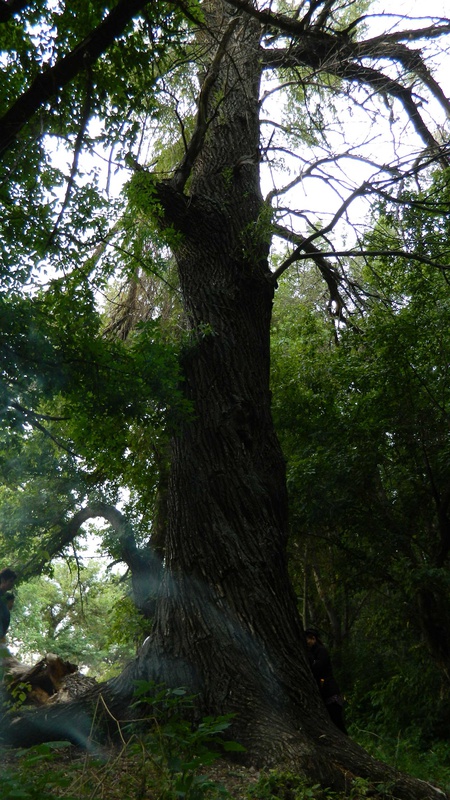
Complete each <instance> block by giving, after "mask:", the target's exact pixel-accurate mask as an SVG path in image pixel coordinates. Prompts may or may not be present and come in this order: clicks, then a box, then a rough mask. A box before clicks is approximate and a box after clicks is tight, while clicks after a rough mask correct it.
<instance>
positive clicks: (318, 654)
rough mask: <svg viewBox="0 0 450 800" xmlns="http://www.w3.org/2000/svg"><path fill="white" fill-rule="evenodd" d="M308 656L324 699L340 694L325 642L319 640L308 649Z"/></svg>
mask: <svg viewBox="0 0 450 800" xmlns="http://www.w3.org/2000/svg"><path fill="white" fill-rule="evenodd" d="M308 657H309V663H310V665H311V669H312V673H313V675H314V677H315V679H316V681H317V685H318V687H319V689H320V694H321V695H322V697H323V699H324V700H325V701H326V700H328V699H329V698H330V697H335V696H336V695H339V694H340V692H339V686H338V685H337V681H336V680H335V678H334V676H333V670H332V668H331V660H330V656H329V655H328V650H327V648H326V647H324V645H323V644H320V643H319V642H317V643H316V644H314V645H313V646H312V647H310V648H309V649H308Z"/></svg>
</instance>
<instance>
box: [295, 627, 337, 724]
mask: <svg viewBox="0 0 450 800" xmlns="http://www.w3.org/2000/svg"><path fill="white" fill-rule="evenodd" d="M305 636H306V644H307V646H308V658H309V663H310V666H311V670H312V673H313V675H314V677H315V679H316V681H317V685H318V687H319V691H320V694H321V697H322V699H323V702H324V703H325V706H326V708H327V711H328V713H329V715H330V717H331V719H332V721H333V722H334V724H335V725H336V726H337V727H338V728H339V729H340V730H341V731H342V732H343V733H345V734H346V735H348V734H347V729H346V727H345V722H344V701H343V698H342V695H341V693H340V690H339V686H338V684H337V681H336V679H335V677H334V675H333V669H332V666H331V659H330V656H329V653H328V650H327V648H326V647H325V645H324V644H323V642H321V640H320V639H319V634H318V631H317V630H316V629H315V628H307V629H306V631H305Z"/></svg>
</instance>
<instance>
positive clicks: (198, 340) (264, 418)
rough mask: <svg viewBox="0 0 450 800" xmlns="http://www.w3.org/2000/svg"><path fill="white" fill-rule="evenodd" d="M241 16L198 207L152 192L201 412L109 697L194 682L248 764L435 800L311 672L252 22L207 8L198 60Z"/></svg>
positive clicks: (216, 107)
mask: <svg viewBox="0 0 450 800" xmlns="http://www.w3.org/2000/svg"><path fill="white" fill-rule="evenodd" d="M203 7H204V8H205V6H203ZM232 16H233V18H234V20H235V22H234V23H233V24H234V27H233V29H232V34H231V37H230V40H229V42H228V47H227V51H226V53H225V54H224V55H223V56H222V59H221V63H220V67H219V69H218V74H217V76H216V78H215V83H214V89H213V91H211V92H210V93H209V95H208V107H207V110H206V115H207V117H208V119H209V120H210V121H209V126H208V128H207V133H206V137H205V139H204V141H203V143H202V147H201V150H200V152H199V154H198V155H197V157H196V160H195V163H194V168H193V174H192V180H191V184H190V187H189V196H187V195H185V194H182V193H181V192H180V191H179V190H178V188H177V185H176V183H175V182H172V184H170V183H166V184H163V185H160V186H159V201H160V203H161V205H162V207H163V210H164V224H165V225H167V226H171V227H174V228H175V229H176V231H177V232H178V233H179V234H180V235H181V236H180V241H179V244H178V245H177V247H176V248H175V254H176V258H177V263H178V269H179V275H180V285H181V289H182V293H183V298H184V303H185V308H186V312H187V316H188V319H189V321H190V325H191V330H192V340H191V345H190V346H189V347H187V348H186V351H185V354H184V360H183V367H184V377H185V390H186V395H187V397H188V398H189V399H190V400H191V401H192V405H193V409H194V413H193V418H192V419H191V420H190V421H189V422H188V423H186V424H185V425H184V426H183V428H182V430H180V432H179V435H178V436H176V438H175V439H174V441H173V448H172V467H171V475H170V481H169V488H168V492H169V495H168V529H167V545H166V574H165V579H164V581H163V584H162V588H161V595H160V598H159V603H158V607H157V613H156V620H155V626H154V630H153V633H152V636H151V637H150V638H149V639H148V641H147V642H146V643H145V645H144V647H143V648H142V651H141V653H140V655H139V657H138V659H137V661H136V662H135V663H134V664H133V665H132V666H131V667H130V668H129V670H128V671H127V672H125V673H124V674H123V675H122V677H121V678H120V679H119V680H118V681H117V682H116V684H115V688H116V689H117V690H122V691H123V690H125V691H126V689H127V687H130V686H131V685H132V684H131V681H132V680H133V679H136V678H147V679H152V680H156V681H164V682H165V683H167V684H168V685H169V686H180V685H182V686H187V687H188V688H189V690H192V691H194V692H196V693H198V696H199V705H200V708H199V712H202V711H203V712H206V713H213V714H223V713H230V712H231V713H235V714H236V715H237V716H236V721H235V724H234V729H233V736H234V737H235V738H236V739H238V740H239V741H240V742H241V743H243V744H244V745H245V747H246V748H247V759H248V760H249V761H252V762H254V763H259V764H266V765H269V764H278V765H280V764H289V766H290V767H292V766H294V767H296V768H298V769H300V770H302V771H303V772H305V773H307V774H308V775H309V776H310V777H311V778H312V779H313V780H319V781H320V782H322V783H325V784H328V785H334V786H340V787H341V788H342V786H344V785H345V784H347V783H348V781H349V780H351V777H352V776H354V775H363V776H366V777H369V778H372V779H373V780H374V781H375V782H378V781H389V780H391V781H392V785H393V786H394V785H395V786H396V787H397V788H396V791H397V793H395V791H394V794H393V796H396V797H397V796H398V797H404V798H409V797H411V798H412V797H424V798H425V797H426V798H427V799H428V800H429V799H430V798H431V797H433V796H436V797H437V796H438V793H437V792H434V790H433V789H432V788H431V787H429V786H425V784H423V785H422V784H418V783H417V782H410V781H408V780H407V779H403V778H399V777H398V775H396V774H395V773H394V772H393V771H392V772H391V771H389V770H388V768H387V767H385V766H384V765H380V764H375V763H374V762H373V761H372V760H371V759H370V758H369V757H368V756H367V754H365V753H364V752H363V751H362V750H361V749H360V748H358V747H357V746H356V745H355V744H354V743H352V742H351V741H350V740H349V739H348V738H346V737H345V736H343V735H342V734H341V733H340V732H339V731H338V730H337V729H336V728H334V726H333V725H332V723H331V722H330V721H329V719H328V715H327V713H326V710H325V709H324V707H323V704H322V702H321V700H320V698H319V695H318V691H317V688H316V685H315V682H314V680H313V678H312V674H311V671H310V669H309V665H308V662H307V657H306V651H305V646H304V642H303V633H302V628H301V622H300V619H299V615H298V613H297V608H296V602H295V597H294V594H293V591H292V588H291V585H290V582H289V578H288V571H287V559H286V536H287V493H286V485H285V465H284V460H283V456H282V453H281V451H280V447H279V443H278V441H277V438H276V435H275V431H274V426H273V422H272V417H271V400H270V390H269V335H270V320H271V309H272V302H273V294H274V288H275V287H274V283H273V281H272V279H271V274H270V272H269V269H268V264H267V251H268V232H269V231H268V222H267V216H266V215H265V207H264V204H263V201H262V197H261V193H260V188H259V167H258V158H257V154H258V148H259V119H258V114H259V106H258V97H259V81H260V75H261V64H260V60H259V52H258V48H259V37H260V26H259V23H258V22H257V21H255V20H251V19H249V18H248V17H246V16H245V15H241V16H240V15H239V14H238V15H236V14H235V13H233V15H231V14H229V13H228V12H227V6H226V5H223V4H222V3H210V4H209V10H208V22H209V25H210V29H211V31H212V34H211V38H210V40H209V41H208V42H206V45H205V51H208V52H211V53H212V54H213V55H214V53H215V52H217V47H219V48H220V42H221V41H223V39H222V37H223V34H224V31H230V30H231V28H230V18H231V17H232ZM236 20H237V23H236ZM218 42H219V45H218V44H217V43H218ZM204 44H205V42H204ZM216 61H217V59H216ZM216 66H217V64H216ZM205 80H208V73H206V78H205ZM440 796H442V794H440Z"/></svg>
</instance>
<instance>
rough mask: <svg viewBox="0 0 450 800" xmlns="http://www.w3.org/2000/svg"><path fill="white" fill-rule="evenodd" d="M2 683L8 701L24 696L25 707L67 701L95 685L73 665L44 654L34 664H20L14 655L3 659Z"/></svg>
mask: <svg viewBox="0 0 450 800" xmlns="http://www.w3.org/2000/svg"><path fill="white" fill-rule="evenodd" d="M3 668H4V681H5V684H6V687H7V691H8V693H9V694H10V695H11V698H12V699H13V700H14V699H17V696H18V694H19V692H20V693H21V694H24V695H26V698H25V700H24V702H25V703H26V704H28V705H35V706H42V705H46V704H47V703H59V702H68V701H69V700H71V699H72V698H73V697H76V696H78V695H80V694H84V693H85V692H87V691H88V690H89V689H90V688H92V687H93V686H95V684H96V680H95V678H89V677H88V676H87V675H83V674H82V673H81V672H80V671H79V669H78V666H77V665H76V664H72V663H71V662H70V661H64V660H63V659H62V658H60V657H59V656H57V655H55V654H54V653H47V654H46V655H45V656H44V658H41V659H40V660H39V661H38V662H37V663H36V664H33V665H31V666H30V665H26V664H21V663H20V661H18V660H17V659H16V658H14V657H13V656H8V657H7V658H5V659H4V660H3Z"/></svg>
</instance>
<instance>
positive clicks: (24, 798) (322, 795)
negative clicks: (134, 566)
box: [0, 681, 450, 800]
mask: <svg viewBox="0 0 450 800" xmlns="http://www.w3.org/2000/svg"><path fill="white" fill-rule="evenodd" d="M193 700H194V698H193V697H192V696H188V695H187V694H186V693H185V691H184V690H183V689H179V690H168V689H166V688H165V687H164V686H162V685H156V684H152V683H147V682H145V681H142V682H139V684H138V685H137V687H136V692H135V703H134V705H135V708H136V719H135V720H133V721H131V722H128V723H127V724H126V725H123V724H119V722H118V721H116V728H117V730H116V735H115V736H114V737H113V740H111V741H110V743H109V744H108V745H105V744H101V745H100V744H95V740H96V738H97V739H100V736H99V735H97V734H96V730H95V726H94V727H93V731H92V747H91V750H90V752H86V751H83V750H81V749H80V748H78V747H75V746H74V745H72V744H71V743H70V742H68V741H60V742H51V743H46V744H40V745H37V746H34V747H31V748H29V749H13V748H7V747H4V748H1V749H0V758H1V762H2V767H3V768H2V775H1V798H2V800H19V799H21V800H42V798H45V800H58V799H59V798H64V799H65V800H124V798H125V799H126V800H180V799H181V800H217V799H218V798H224V799H226V798H233V800H341V799H342V800H343V798H344V797H345V798H347V800H362V799H363V798H367V797H371V798H375V800H395V798H394V796H393V795H392V794H391V793H390V790H389V786H388V785H387V784H386V785H382V784H379V785H377V786H375V785H372V784H370V783H369V782H368V781H366V780H363V779H357V780H355V781H354V782H353V784H352V785H351V786H349V788H348V791H347V792H346V793H345V794H341V793H336V792H333V791H331V790H324V789H323V788H321V787H320V786H318V785H311V784H308V783H306V782H305V780H304V779H303V778H302V777H301V776H299V775H296V774H294V773H290V772H280V771H276V770H261V771H258V770H256V769H255V768H254V767H245V766H244V765H242V764H240V763H239V762H238V761H237V760H236V759H234V758H233V755H236V754H239V752H240V751H242V750H243V748H241V747H240V745H239V744H238V743H236V742H233V741H230V740H228V739H227V730H228V728H229V726H230V724H231V717H226V716H223V717H216V718H214V717H205V718H204V719H203V720H202V721H201V722H200V723H199V724H197V725H195V726H193V725H192V724H191V722H189V721H188V719H187V717H188V716H189V715H188V712H189V709H190V708H191V707H192V703H193ZM14 711H15V712H17V708H15V709H14ZM142 711H144V712H147V713H144V714H142ZM7 713H8V712H7ZM350 734H351V736H352V738H353V739H355V740H356V741H358V743H359V744H361V745H362V746H364V747H365V748H366V749H367V750H368V751H369V752H370V753H371V754H372V755H373V756H374V757H376V758H377V759H379V760H382V761H384V762H386V763H387V764H389V765H391V766H394V767H395V768H397V769H398V770H399V771H401V772H406V773H408V774H410V775H412V776H414V777H417V778H420V779H422V780H426V781H429V782H430V783H432V784H433V785H435V786H439V787H440V788H442V789H443V790H444V791H446V792H449V791H450V744H448V743H446V742H443V741H441V742H438V743H436V744H435V746H433V747H430V748H429V749H428V750H427V751H426V752H424V751H423V750H421V748H420V744H418V743H417V742H415V741H414V737H413V735H411V736H410V738H409V739H404V738H402V737H401V735H400V734H399V735H398V737H397V739H396V740H393V739H389V738H382V737H381V736H378V735H376V734H374V733H373V732H370V731H368V730H361V729H357V728H356V726H353V728H352V727H351V728H350ZM230 756H231V759H230Z"/></svg>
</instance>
